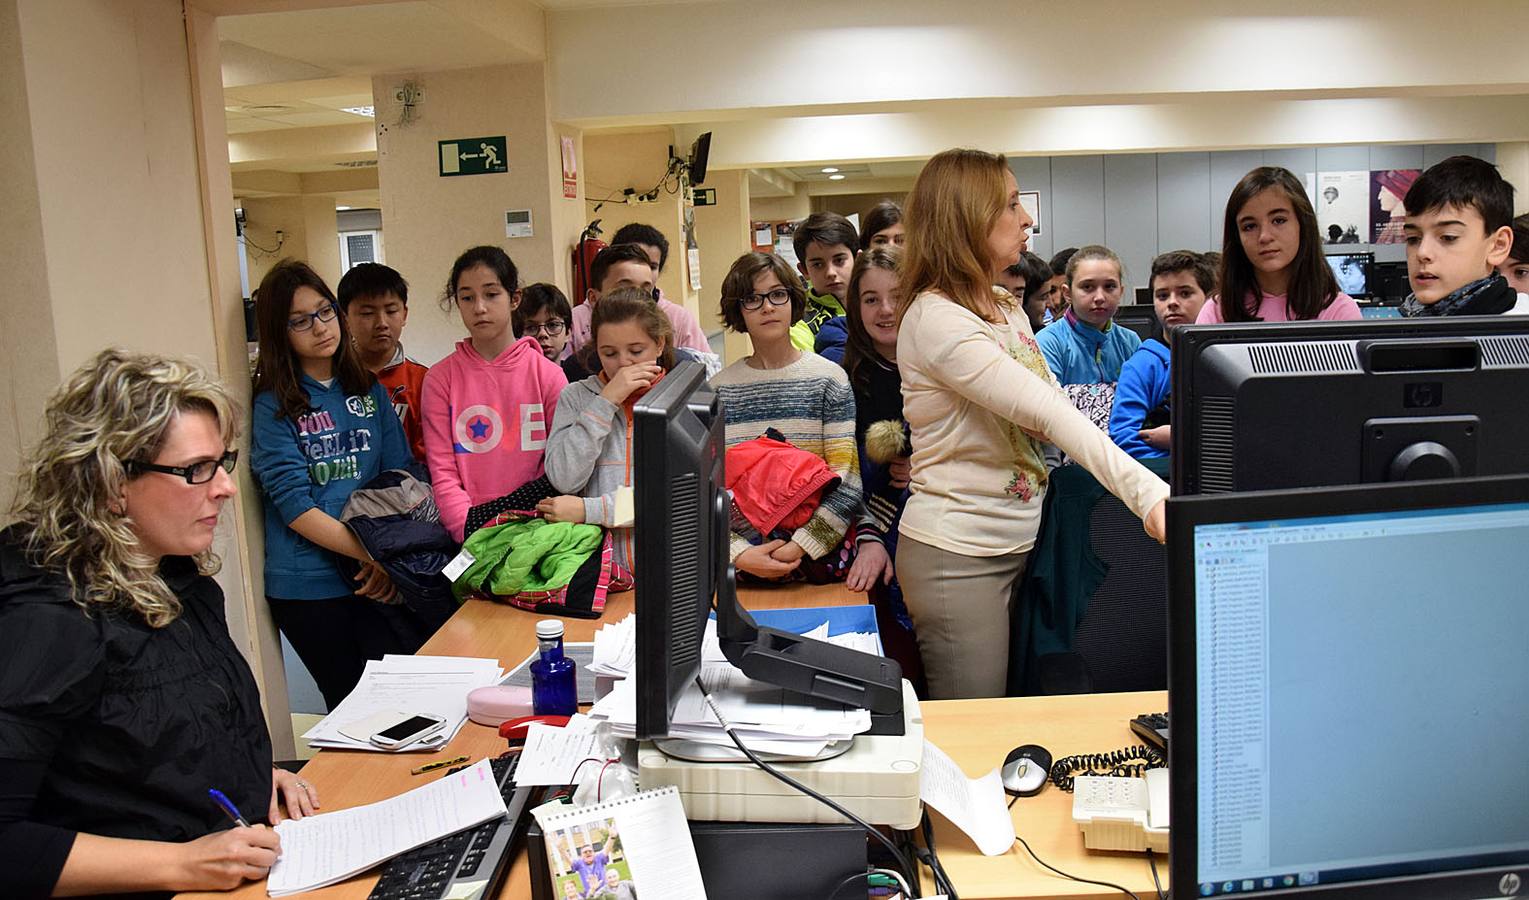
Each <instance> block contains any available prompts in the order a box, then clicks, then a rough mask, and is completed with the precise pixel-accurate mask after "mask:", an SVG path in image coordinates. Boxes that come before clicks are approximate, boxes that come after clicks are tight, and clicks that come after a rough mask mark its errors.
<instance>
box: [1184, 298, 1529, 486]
mask: <svg viewBox="0 0 1529 900" xmlns="http://www.w3.org/2000/svg"><path fill="white" fill-rule="evenodd" d="M1172 341H1173V354H1172V364H1171V366H1172V376H1171V377H1172V396H1173V429H1172V431H1171V433H1170V434H1171V438H1170V439H1171V441H1172V454H1171V455H1172V458H1173V464H1172V465H1173V478H1172V484H1173V491H1174V493H1175V494H1200V493H1218V492H1227V491H1254V490H1272V489H1277V488H1287V487H1315V486H1319V485H1332V484H1359V483H1365V482H1377V481H1403V480H1417V479H1420V478H1442V477H1453V476H1457V475H1467V476H1468V475H1507V474H1516V473H1520V472H1529V415H1526V414H1525V406H1524V398H1525V397H1529V317H1524V316H1462V317H1458V318H1445V319H1429V320H1419V319H1365V320H1360V321H1353V322H1297V323H1278V324H1264V323H1259V324H1248V325H1184V326H1180V327H1178V328H1175V329H1174V330H1173V334H1172Z"/></svg>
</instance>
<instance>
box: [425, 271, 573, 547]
mask: <svg viewBox="0 0 1529 900" xmlns="http://www.w3.org/2000/svg"><path fill="white" fill-rule="evenodd" d="M444 302H445V303H446V304H447V305H449V304H452V303H454V304H456V307H457V312H459V313H461V315H462V324H463V325H465V326H467V335H468V336H467V338H466V340H462V341H458V342H457V349H456V351H455V352H453V353H452V354H451V355H450V356H448V357H446V358H445V359H443V360H441V361H440V362H439V363H436V364H435V365H434V366H433V367H431V369H430V373H429V374H428V375H426V376H425V387H424V403H423V406H424V414H423V424H424V430H425V460H426V462H427V463H428V464H429V466H430V480H431V482H432V486H433V488H434V491H435V504H436V506H438V507H440V510H441V522H442V523H443V524H444V525H445V526H446V529H447V530H448V531H450V532H451V535H452V537H454V538H456V539H457V540H459V541H460V540H463V539H464V538H465V535H464V533H463V532H464V531H465V530H466V527H467V513H468V510H469V509H471V508H472V507H474V506H477V505H478V504H481V503H486V502H488V501H490V500H494V499H497V498H499V497H502V496H504V495H505V494H508V493H510V492H511V491H513V490H515V489H516V488H518V487H520V486H521V485H523V484H525V483H526V482H528V481H532V480H534V479H536V478H539V477H541V475H542V471H543V470H542V454H543V452H544V449H545V447H546V446H547V431H548V429H549V428H550V427H551V424H552V414H553V412H554V411H555V410H556V409H557V398H558V394H559V393H561V392H562V390H563V388H564V387H566V386H567V385H568V379H567V378H566V377H565V376H564V375H563V370H562V368H561V367H559V366H558V364H557V363H554V362H551V361H550V360H548V359H547V357H546V356H545V355H544V354H543V353H542V349H541V346H540V345H538V344H537V343H536V339H535V338H532V337H523V338H521V339H519V340H516V339H515V332H514V330H513V329H512V328H511V325H510V318H511V313H512V312H513V311H514V309H515V306H516V305H517V304H518V303H519V302H520V286H519V281H518V280H517V274H516V271H515V264H514V263H513V262H511V261H510V257H509V256H508V255H507V254H506V253H505V252H504V251H503V250H501V249H499V248H498V247H492V246H482V247H474V248H472V249H471V250H468V251H467V252H466V253H463V254H462V255H461V256H459V257H457V261H456V263H455V264H453V265H452V267H451V278H450V280H449V281H447V283H446V296H445V298H444Z"/></svg>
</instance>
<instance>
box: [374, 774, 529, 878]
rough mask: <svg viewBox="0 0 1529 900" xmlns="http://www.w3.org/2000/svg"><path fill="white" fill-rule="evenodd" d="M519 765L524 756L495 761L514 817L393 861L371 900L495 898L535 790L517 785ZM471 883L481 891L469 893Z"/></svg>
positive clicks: (483, 825) (506, 805)
mask: <svg viewBox="0 0 1529 900" xmlns="http://www.w3.org/2000/svg"><path fill="white" fill-rule="evenodd" d="M519 762H520V757H519V756H518V755H516V756H511V757H509V758H507V759H494V760H490V761H489V764H490V765H491V766H493V769H494V778H495V779H497V780H498V782H499V793H500V795H501V796H503V797H504V805H505V808H506V809H508V810H509V815H507V816H505V817H503V818H500V819H493V820H491V821H488V822H484V823H483V824H482V825H478V826H476V827H474V828H469V829H467V830H466V831H459V832H457V833H456V834H450V835H447V836H446V837H443V838H441V839H440V840H438V841H435V842H434V843H431V844H426V845H424V846H423V847H415V848H414V849H413V850H410V851H409V852H408V853H404V854H402V855H400V856H395V857H393V859H391V860H390V861H389V862H388V864H387V865H386V866H384V867H383V869H382V878H380V879H379V880H378V881H377V886H376V887H374V888H372V892H371V893H370V894H368V895H367V896H368V897H369V898H370V900H437V898H441V897H445V896H447V895H448V894H451V895H455V896H474V897H491V896H493V893H494V891H496V890H497V889H498V888H499V883H500V882H501V881H503V880H504V876H505V873H506V872H508V871H509V861H510V859H511V858H512V857H513V856H514V852H515V849H516V845H517V844H519V843H520V841H521V839H522V838H523V837H524V836H525V831H526V819H527V816H526V813H527V810H528V807H529V805H530V802H529V801H530V799H531V791H532V789H531V788H529V787H517V786H516V784H515V767H516V765H517V764H518V763H519ZM468 885H473V886H474V887H476V888H477V891H476V893H473V892H471V891H469V890H468V889H467V886H468Z"/></svg>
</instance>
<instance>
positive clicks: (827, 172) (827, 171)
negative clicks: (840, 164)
mask: <svg viewBox="0 0 1529 900" xmlns="http://www.w3.org/2000/svg"><path fill="white" fill-rule="evenodd" d="M837 171H839V170H838V169H837V168H835V167H834V166H828V167H827V168H825V169H824V170H823V174H824V175H832V174H834V173H835V172H837Z"/></svg>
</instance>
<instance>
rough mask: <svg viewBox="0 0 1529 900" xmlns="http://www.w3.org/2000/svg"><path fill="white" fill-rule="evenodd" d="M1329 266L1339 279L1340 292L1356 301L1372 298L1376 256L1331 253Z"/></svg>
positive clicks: (1328, 258)
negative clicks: (1371, 270)
mask: <svg viewBox="0 0 1529 900" xmlns="http://www.w3.org/2000/svg"><path fill="white" fill-rule="evenodd" d="M1327 264H1328V266H1330V267H1331V268H1332V270H1333V277H1334V278H1336V279H1338V290H1340V291H1342V292H1343V293H1345V294H1348V295H1349V296H1350V297H1353V298H1355V299H1363V298H1365V297H1369V296H1370V268H1371V267H1372V266H1374V265H1375V254H1373V253H1330V254H1328V256H1327Z"/></svg>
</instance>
